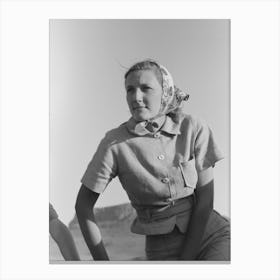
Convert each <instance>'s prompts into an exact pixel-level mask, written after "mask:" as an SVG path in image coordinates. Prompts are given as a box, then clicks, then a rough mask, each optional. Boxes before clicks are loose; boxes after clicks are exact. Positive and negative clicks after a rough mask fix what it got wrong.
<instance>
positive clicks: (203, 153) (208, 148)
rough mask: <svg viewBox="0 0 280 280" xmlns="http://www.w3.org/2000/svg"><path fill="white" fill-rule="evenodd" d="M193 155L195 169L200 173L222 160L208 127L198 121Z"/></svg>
mask: <svg viewBox="0 0 280 280" xmlns="http://www.w3.org/2000/svg"><path fill="white" fill-rule="evenodd" d="M194 153H195V158H196V169H197V170H198V171H202V170H204V169H207V168H209V167H211V166H213V167H214V165H215V163H216V162H217V161H219V160H221V159H223V158H224V157H223V155H222V153H221V152H220V150H219V148H218V146H217V144H216V142H215V140H214V136H213V132H212V130H211V129H210V127H209V126H208V125H207V124H206V123H205V122H203V121H198V123H197V131H196V138H195V147H194Z"/></svg>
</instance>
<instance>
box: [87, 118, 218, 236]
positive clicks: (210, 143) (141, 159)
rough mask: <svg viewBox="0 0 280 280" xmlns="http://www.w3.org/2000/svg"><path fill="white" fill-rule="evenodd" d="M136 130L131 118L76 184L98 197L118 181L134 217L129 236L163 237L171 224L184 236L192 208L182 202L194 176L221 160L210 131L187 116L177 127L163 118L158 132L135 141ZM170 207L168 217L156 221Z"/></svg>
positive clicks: (100, 149)
mask: <svg viewBox="0 0 280 280" xmlns="http://www.w3.org/2000/svg"><path fill="white" fill-rule="evenodd" d="M135 126H136V122H135V121H134V120H133V119H132V118H131V119H130V120H129V121H128V122H126V123H124V124H122V125H120V126H119V127H117V128H115V129H113V130H110V131H109V132H107V133H106V135H105V137H104V138H103V140H102V141H101V143H100V144H99V146H98V149H97V151H96V153H95V155H94V156H93V158H92V160H91V161H90V163H89V165H88V167H87V170H86V172H85V174H84V176H83V177H82V179H81V182H82V184H84V185H85V186H86V187H87V188H89V189H91V190H92V191H94V192H97V193H102V192H103V191H104V189H105V188H106V187H107V185H108V183H109V182H110V181H111V180H112V179H113V178H114V177H116V176H118V177H119V180H120V182H121V184H122V186H123V188H124V189H125V190H126V192H127V194H128V197H129V199H130V201H131V204H132V206H133V207H134V208H135V209H136V212H137V214H138V215H137V218H136V220H135V221H134V222H133V224H132V226H131V230H132V232H135V233H139V234H146V235H147V234H163V233H167V232H170V231H172V229H173V228H174V226H175V225H176V224H177V226H178V227H179V229H180V230H181V231H182V232H186V229H187V223H188V217H189V216H190V211H191V206H192V204H191V203H190V200H189V202H188V203H182V199H181V198H185V197H188V196H190V195H192V194H193V192H194V189H195V188H196V183H197V179H198V176H197V172H199V171H202V170H204V169H207V168H209V167H211V166H214V164H215V163H216V162H217V161H218V160H220V159H222V158H223V156H222V154H221V153H220V151H219V150H218V148H217V145H216V143H215V141H214V138H213V134H212V131H211V129H210V128H209V127H208V125H207V124H205V122H203V121H201V120H199V119H197V118H194V117H193V116H191V115H184V117H183V118H182V120H181V121H180V123H178V124H177V123H175V122H173V120H172V119H171V118H170V117H169V116H167V117H166V120H165V122H164V125H163V126H162V128H161V129H160V130H159V131H157V132H156V133H148V134H146V135H138V134H137V132H136V131H135ZM178 201H181V202H180V203H178ZM184 201H186V200H184ZM172 207H174V211H172V213H173V214H172V215H171V216H170V215H167V216H165V217H166V218H162V216H160V215H159V217H160V218H158V219H157V218H156V217H157V216H158V215H157V213H164V212H165V211H169V212H170V208H172ZM177 208H178V209H179V210H176V209H177ZM168 209H169V210H168ZM163 216H164V215H163Z"/></svg>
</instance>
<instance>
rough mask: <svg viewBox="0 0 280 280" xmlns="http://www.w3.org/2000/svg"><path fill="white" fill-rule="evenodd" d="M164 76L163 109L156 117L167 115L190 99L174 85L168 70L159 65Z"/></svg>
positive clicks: (161, 108)
mask: <svg viewBox="0 0 280 280" xmlns="http://www.w3.org/2000/svg"><path fill="white" fill-rule="evenodd" d="M158 66H159V68H160V71H161V74H162V90H163V92H162V97H161V107H160V111H159V114H158V115H157V116H156V117H155V118H157V117H159V116H162V115H166V114H168V113H170V112H172V111H174V110H176V109H177V108H179V107H181V105H182V104H181V103H182V102H183V101H187V100H188V99H189V94H187V93H185V92H183V91H181V90H180V89H179V88H177V87H176V86H175V85H174V82H173V78H172V76H171V74H170V73H169V72H168V70H167V69H166V68H165V67H164V66H162V65H158Z"/></svg>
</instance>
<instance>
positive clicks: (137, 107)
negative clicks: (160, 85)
mask: <svg viewBox="0 0 280 280" xmlns="http://www.w3.org/2000/svg"><path fill="white" fill-rule="evenodd" d="M144 108H146V106H136V107H133V110H141V109H144Z"/></svg>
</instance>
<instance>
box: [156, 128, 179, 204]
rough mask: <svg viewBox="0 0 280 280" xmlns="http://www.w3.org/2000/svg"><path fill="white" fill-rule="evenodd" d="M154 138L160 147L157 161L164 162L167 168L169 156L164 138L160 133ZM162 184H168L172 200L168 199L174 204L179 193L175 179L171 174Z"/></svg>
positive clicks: (163, 179)
mask: <svg viewBox="0 0 280 280" xmlns="http://www.w3.org/2000/svg"><path fill="white" fill-rule="evenodd" d="M154 138H156V139H158V140H159V141H158V145H159V147H160V149H159V150H160V153H159V154H158V155H157V159H158V160H160V161H162V163H163V164H165V166H167V162H166V160H167V155H166V152H165V145H164V136H163V135H161V134H160V132H157V133H155V134H154ZM161 182H162V183H164V184H166V185H167V186H168V188H169V192H170V198H168V201H169V202H170V203H171V204H173V201H174V199H175V198H176V195H177V192H176V187H175V184H174V180H173V178H172V177H171V176H170V174H169V173H167V174H166V176H165V177H163V178H162V179H161Z"/></svg>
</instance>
